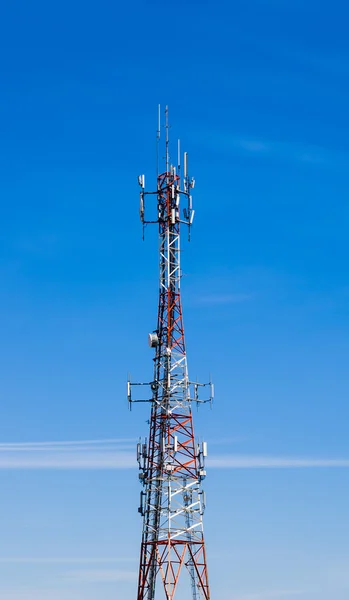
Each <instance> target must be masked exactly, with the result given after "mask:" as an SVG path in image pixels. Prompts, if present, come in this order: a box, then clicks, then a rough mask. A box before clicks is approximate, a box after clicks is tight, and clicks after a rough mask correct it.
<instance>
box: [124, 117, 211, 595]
mask: <svg viewBox="0 0 349 600" xmlns="http://www.w3.org/2000/svg"><path fill="white" fill-rule="evenodd" d="M165 115H166V123H165V131H166V136H165V169H164V171H163V172H161V173H159V168H158V174H157V189H156V190H155V191H149V192H148V191H145V178H144V175H141V176H139V178H138V182H139V185H140V187H141V193H140V218H141V221H142V224H143V233H144V227H145V226H146V225H148V224H151V223H153V224H156V225H157V226H158V231H159V264H160V281H159V305H158V320H157V326H156V329H155V330H154V331H153V333H151V334H149V345H150V347H151V348H152V349H153V350H154V353H155V357H154V374H153V379H152V381H150V382H147V383H132V382H131V381H130V380H129V381H128V400H129V402H130V403H133V402H149V403H150V409H151V411H150V420H149V424H150V431H149V438H148V440H147V439H145V440H144V441H143V440H141V441H140V442H139V443H138V445H137V460H138V464H139V479H140V482H141V484H142V486H143V489H142V492H141V497H140V505H139V509H138V511H139V512H140V514H141V515H142V517H143V534H142V543H141V553H140V565H139V580H138V594H137V600H154V599H155V592H156V585H157V584H159V585H158V587H157V592H156V598H161V597H164V598H165V599H166V600H173V599H174V597H175V594H176V590H178V582H179V580H182V578H183V579H184V578H185V571H187V573H188V575H189V577H187V583H188V585H189V590H190V593H189V595H190V596H191V598H192V600H210V588H209V583H208V575H207V564H206V551H205V541H204V532H203V513H204V509H205V493H204V491H203V489H202V481H203V480H204V478H205V476H206V471H205V457H206V456H207V444H206V443H205V442H202V443H201V444H198V443H196V442H195V438H194V428H193V417H192V403H193V402H196V403H198V402H211V401H212V398H213V385H212V383H211V382H210V383H206V384H200V383H197V382H196V383H193V382H190V380H189V377H188V368H187V358H186V348H185V338H184V328H183V318H182V305H181V293H180V280H181V274H182V272H181V265H180V230H181V226H183V225H184V226H186V227H187V228H188V232H189V236H190V228H191V225H192V222H193V217H194V210H193V208H192V196H191V192H192V189H193V187H194V183H195V182H194V179H191V178H189V176H188V155H187V153H184V159H183V169H182V166H181V160H180V144H179V142H178V160H177V161H176V162H177V165H176V166H173V164H171V162H170V154H169V124H168V108H167V107H166V111H165ZM159 146H160V110H159V124H158V132H157V148H158V154H159ZM146 199H147V206H148V202H149V204H150V203H152V206H153V210H155V217H154V218H152V219H151V220H147V219H146V216H145V215H146ZM183 200H184V202H185V208H184V209H183V211H181V208H180V203H181V201H183ZM134 386H147V388H148V389H149V397H147V398H134V397H133V395H132V392H133V391H134V392H135V390H133V387H134ZM206 386H207V390H208V392H209V393H208V394H207V398H201V397H200V396H199V390H200V389H201V388H203V387H206ZM145 395H146V396H147V395H148V394H145ZM161 580H162V584H161ZM180 588H181V590H183V586H182V583H181V584H180ZM163 592H164V593H163Z"/></svg>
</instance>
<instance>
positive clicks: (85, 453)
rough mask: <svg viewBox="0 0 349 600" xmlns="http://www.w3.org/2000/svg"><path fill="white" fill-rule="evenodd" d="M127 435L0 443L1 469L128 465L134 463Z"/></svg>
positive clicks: (89, 467)
mask: <svg viewBox="0 0 349 600" xmlns="http://www.w3.org/2000/svg"><path fill="white" fill-rule="evenodd" d="M135 442H136V440H132V439H131V438H122V439H102V440H82V441H63V442H24V443H18V442H16V443H10V442H8V443H3V444H0V470H1V469H129V468H132V467H135V451H134V446H135Z"/></svg>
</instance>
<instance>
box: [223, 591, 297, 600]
mask: <svg viewBox="0 0 349 600" xmlns="http://www.w3.org/2000/svg"><path fill="white" fill-rule="evenodd" d="M303 594H304V592H303V591H302V590H273V591H267V592H257V593H252V594H240V595H238V596H233V598H232V600H271V599H273V600H278V599H279V598H289V597H292V596H301V595H303Z"/></svg>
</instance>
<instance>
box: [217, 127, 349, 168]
mask: <svg viewBox="0 0 349 600" xmlns="http://www.w3.org/2000/svg"><path fill="white" fill-rule="evenodd" d="M218 135H219V137H220V140H221V138H222V137H223V140H221V141H222V143H223V144H224V145H225V146H226V147H227V146H230V148H231V149H232V150H233V151H235V152H239V153H242V154H245V155H246V156H249V155H250V156H255V157H270V158H276V159H281V160H288V161H292V162H298V163H304V164H311V165H314V166H316V165H319V166H326V165H328V166H330V165H333V164H336V163H337V162H338V159H339V158H340V160H341V161H342V162H343V160H344V161H345V162H346V163H349V157H347V156H345V157H344V156H341V157H339V156H338V155H337V154H335V153H333V152H331V151H330V150H328V149H325V148H322V147H320V146H315V145H309V144H302V143H295V142H287V141H286V142H279V141H272V140H261V139H256V138H248V137H237V136H233V135H232V136H226V135H225V134H224V136H221V135H220V134H218Z"/></svg>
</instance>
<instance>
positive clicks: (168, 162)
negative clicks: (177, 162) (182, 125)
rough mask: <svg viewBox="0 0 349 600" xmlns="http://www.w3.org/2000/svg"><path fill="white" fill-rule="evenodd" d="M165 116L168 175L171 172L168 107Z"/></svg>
mask: <svg viewBox="0 0 349 600" xmlns="http://www.w3.org/2000/svg"><path fill="white" fill-rule="evenodd" d="M165 115H166V125H165V127H166V173H168V172H169V164H170V155H169V133H168V129H169V125H168V106H166V109H165Z"/></svg>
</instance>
